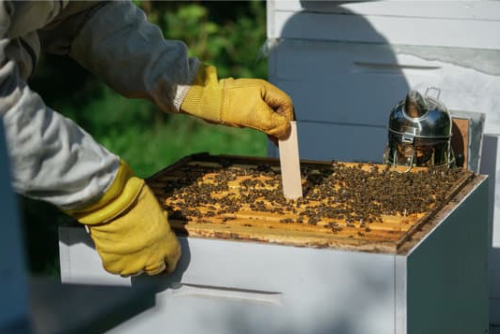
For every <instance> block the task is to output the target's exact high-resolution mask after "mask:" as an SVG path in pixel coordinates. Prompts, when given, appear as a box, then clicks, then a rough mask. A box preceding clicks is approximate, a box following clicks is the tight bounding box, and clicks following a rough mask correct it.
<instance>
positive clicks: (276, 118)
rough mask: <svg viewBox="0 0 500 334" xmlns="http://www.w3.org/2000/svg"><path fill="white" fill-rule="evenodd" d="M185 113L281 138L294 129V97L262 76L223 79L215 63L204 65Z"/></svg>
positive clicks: (187, 95) (196, 78) (186, 103)
mask: <svg viewBox="0 0 500 334" xmlns="http://www.w3.org/2000/svg"><path fill="white" fill-rule="evenodd" d="M180 109H181V112H184V113H187V114H190V115H193V116H196V117H199V118H202V119H204V120H206V121H209V122H213V123H217V124H224V125H229V126H234V127H248V128H252V129H256V130H259V131H262V132H264V133H267V134H268V135H269V136H272V137H276V138H280V137H284V136H286V134H287V133H288V131H289V130H290V121H291V120H292V118H293V104H292V100H291V99H290V97H289V96H288V95H287V94H286V93H284V92H283V91H281V90H280V89H278V88H277V87H275V86H273V85H272V84H270V83H269V82H267V81H265V80H260V79H233V78H228V79H221V80H219V79H218V78H217V71H216V69H215V67H213V66H206V65H200V66H199V68H198V71H197V73H196V77H195V80H194V82H193V84H192V86H191V88H190V89H189V90H188V92H187V94H186V97H185V98H184V101H183V102H182V104H181V107H180Z"/></svg>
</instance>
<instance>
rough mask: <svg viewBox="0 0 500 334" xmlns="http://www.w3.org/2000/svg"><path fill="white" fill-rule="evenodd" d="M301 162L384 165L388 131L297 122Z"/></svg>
mask: <svg viewBox="0 0 500 334" xmlns="http://www.w3.org/2000/svg"><path fill="white" fill-rule="evenodd" d="M297 129H298V133H299V150H300V157H301V159H310V160H326V161H328V160H338V161H367V162H382V156H383V153H384V147H385V145H386V143H387V129H386V128H385V127H368V126H359V125H342V124H333V123H330V124H327V123H314V122H307V123H306V122H298V123H297Z"/></svg>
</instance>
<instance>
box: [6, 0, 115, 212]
mask: <svg viewBox="0 0 500 334" xmlns="http://www.w3.org/2000/svg"><path fill="white" fill-rule="evenodd" d="M12 10H13V8H12V7H9V4H8V3H6V2H4V3H1V4H0V22H1V23H0V117H1V118H2V120H3V124H4V128H5V135H6V140H7V145H8V150H9V158H10V164H11V167H10V170H11V174H12V175H11V178H12V183H13V187H14V189H15V190H16V191H17V192H19V193H21V194H24V195H26V196H29V197H32V198H35V199H39V200H44V201H47V202H50V203H53V204H54V205H57V206H59V207H61V208H63V209H72V208H78V207H80V206H82V205H84V204H86V203H89V202H92V201H95V200H97V199H98V198H99V197H100V196H101V195H102V194H103V193H104V192H105V190H106V189H107V187H109V185H110V184H111V183H112V181H113V180H114V177H115V175H116V171H117V169H118V165H119V159H118V157H117V156H115V155H114V154H112V153H110V152H109V151H107V150H106V149H105V148H104V147H102V146H101V145H99V144H98V143H97V142H96V141H95V140H94V139H93V138H92V137H91V136H90V135H89V134H88V133H87V132H85V131H84V130H83V129H81V128H80V127H79V126H78V125H76V124H75V123H74V122H72V121H71V120H70V119H67V118H65V117H63V116H62V115H60V114H59V113H57V112H55V111H54V110H52V109H51V108H49V107H47V106H46V105H45V104H44V102H43V100H42V98H41V97H40V96H39V95H38V94H37V93H36V92H34V91H32V90H31V89H30V87H29V86H28V85H27V83H26V82H25V81H24V80H23V79H22V78H21V76H20V71H19V67H20V66H19V65H20V64H19V61H20V60H19V59H16V60H14V59H13V58H12V57H11V55H12V54H16V53H19V52H15V51H16V48H18V47H19V44H17V43H15V41H14V40H11V39H9V37H7V36H8V34H7V32H8V29H9V25H10V17H11V14H12ZM21 67H22V66H21Z"/></svg>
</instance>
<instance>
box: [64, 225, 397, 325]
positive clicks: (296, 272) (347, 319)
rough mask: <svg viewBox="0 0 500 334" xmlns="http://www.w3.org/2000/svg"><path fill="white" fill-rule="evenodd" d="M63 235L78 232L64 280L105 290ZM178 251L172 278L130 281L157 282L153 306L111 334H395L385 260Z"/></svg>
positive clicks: (287, 252) (309, 252) (314, 253)
mask: <svg viewBox="0 0 500 334" xmlns="http://www.w3.org/2000/svg"><path fill="white" fill-rule="evenodd" d="M65 229H70V230H71V229H73V230H77V231H76V232H74V233H73V237H74V239H73V242H72V243H71V245H67V247H70V248H75V249H74V251H71V252H69V253H68V254H70V258H69V259H67V261H62V262H61V266H62V268H61V269H62V270H61V273H62V275H68V273H69V272H72V273H71V281H72V282H74V283H77V282H78V283H105V284H108V283H109V279H108V277H107V275H104V274H103V272H102V270H101V268H100V266H96V263H95V261H93V260H91V261H88V260H86V259H87V258H91V259H93V258H95V257H96V256H97V255H96V253H95V251H94V250H93V249H92V248H91V247H90V243H89V242H88V241H89V236H88V235H86V233H85V232H83V233H82V231H83V229H82V228H78V227H72V228H65ZM70 232H71V231H70ZM61 235H63V234H61ZM77 236H79V237H78V238H79V240H77ZM79 245H86V246H85V247H77V246H79ZM181 245H182V251H183V255H182V258H181V262H180V263H179V265H178V268H177V270H176V272H175V273H174V274H173V275H171V276H168V277H165V276H159V277H147V276H139V277H134V278H132V280H131V281H132V286H135V285H138V286H139V285H141V284H145V283H146V284H147V283H151V282H155V281H156V282H157V283H158V284H159V287H161V288H160V291H159V292H158V294H157V298H156V299H157V306H156V307H155V308H154V309H153V310H150V311H148V312H145V313H144V314H142V315H141V316H139V317H137V318H134V319H132V320H131V321H128V322H126V323H124V324H123V325H121V326H119V327H117V328H116V329H115V330H113V331H111V332H112V333H163V332H164V331H165V330H168V331H173V332H175V333H217V334H224V333H235V332H242V330H244V332H245V333H263V332H266V333H271V332H276V333H332V332H333V333H336V332H342V333H345V334H350V333H359V334H364V333H367V332H369V333H380V334H386V333H393V332H394V311H395V310H394V301H395V296H394V279H395V275H394V267H395V264H394V261H395V260H394V256H393V255H391V254H371V253H360V252H346V251H336V250H331V249H309V248H301V247H285V246H277V245H267V244H258V243H246V242H233V241H221V240H208V239H194V238H190V239H186V238H181ZM84 271H88V272H93V274H92V276H89V274H88V273H87V274H85V273H84ZM65 280H66V281H67V279H65ZM117 280H123V279H122V278H119V277H118V278H117Z"/></svg>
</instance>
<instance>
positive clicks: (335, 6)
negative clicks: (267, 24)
mask: <svg viewBox="0 0 500 334" xmlns="http://www.w3.org/2000/svg"><path fill="white" fill-rule="evenodd" d="M270 2H273V3H274V4H273V5H274V8H275V10H276V11H286V12H292V13H293V12H299V11H308V12H322V13H356V14H357V15H384V16H387V15H391V16H402V17H427V18H441V19H445V20H450V19H473V20H496V21H499V20H500V4H499V3H498V2H496V1H415V0H413V1H412V0H409V1H402V0H397V1H359V2H358V1H356V2H355V1H353V2H350V3H349V2H347V3H346V2H341V1H300V0H275V1H270Z"/></svg>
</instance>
